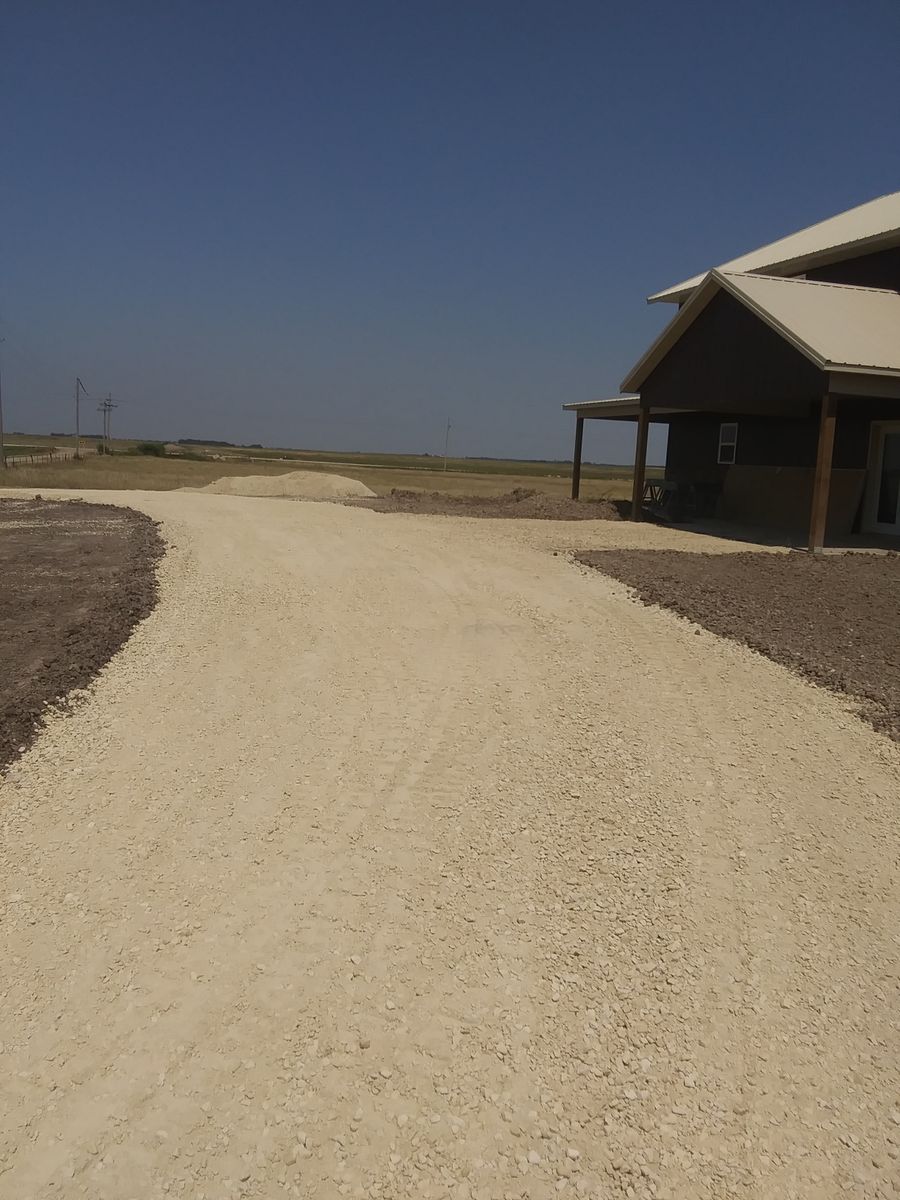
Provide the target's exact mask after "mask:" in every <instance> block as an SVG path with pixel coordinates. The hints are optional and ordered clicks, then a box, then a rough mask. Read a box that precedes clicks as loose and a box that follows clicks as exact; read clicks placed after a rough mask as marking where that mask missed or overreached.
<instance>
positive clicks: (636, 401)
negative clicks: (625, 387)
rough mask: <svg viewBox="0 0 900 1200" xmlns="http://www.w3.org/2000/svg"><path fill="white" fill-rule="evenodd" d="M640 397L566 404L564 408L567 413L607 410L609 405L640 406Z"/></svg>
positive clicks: (622, 397)
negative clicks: (593, 409) (585, 410)
mask: <svg viewBox="0 0 900 1200" xmlns="http://www.w3.org/2000/svg"><path fill="white" fill-rule="evenodd" d="M640 399H641V398H640V396H611V397H610V398H609V400H580V401H575V402H573V403H572V404H564V405H563V408H564V409H566V411H571V412H574V411H575V409H577V408H605V407H607V406H608V405H613V404H614V405H616V406H617V407H624V406H627V405H631V404H634V405H640Z"/></svg>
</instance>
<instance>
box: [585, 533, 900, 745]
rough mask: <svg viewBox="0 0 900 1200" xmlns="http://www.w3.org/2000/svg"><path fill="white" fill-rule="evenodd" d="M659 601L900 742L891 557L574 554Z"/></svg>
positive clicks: (898, 605)
mask: <svg viewBox="0 0 900 1200" xmlns="http://www.w3.org/2000/svg"><path fill="white" fill-rule="evenodd" d="M577 557H578V560H579V561H580V562H583V563H586V564H587V565H588V566H590V567H596V569H597V570H599V571H603V572H604V573H605V574H607V575H612V576H613V577H614V578H616V579H619V580H621V582H622V583H625V584H627V585H628V586H629V587H630V588H633V589H634V591H635V593H636V594H637V596H638V597H639V598H640V599H641V600H643V601H644V603H645V604H658V605H660V606H662V607H663V608H669V609H672V610H673V611H674V612H676V613H678V614H679V615H680V616H682V617H687V618H688V619H689V620H691V621H695V622H696V623H697V624H698V625H703V626H704V627H705V628H706V629H710V630H712V632H713V633H717V634H720V635H722V636H723V637H729V638H733V639H734V640H735V641H738V642H743V643H744V644H745V645H747V646H750V647H751V648H752V649H753V650H758V651H759V652H760V653H761V654H765V655H767V656H768V657H769V658H772V659H774V660H775V661H776V662H780V663H783V664H784V665H785V666H787V667H790V668H791V669H792V670H795V671H798V672H800V673H801V674H802V675H805V676H806V677H807V678H808V679H812V680H813V681H814V682H815V683H819V684H822V685H824V686H825V687H828V688H831V689H832V690H833V691H836V692H842V693H845V694H846V695H848V696H850V697H852V698H853V699H854V700H856V701H858V702H859V706H860V713H861V715H862V716H864V717H865V718H866V719H867V720H868V721H870V722H871V723H872V724H873V725H874V726H875V728H876V729H880V730H882V731H883V732H884V733H887V734H889V735H890V736H891V737H893V738H896V739H897V740H900V555H896V554H890V555H879V554H841V555H825V556H824V557H818V556H813V555H808V554H759V553H747V554H691V553H684V552H681V551H674V550H666V551H659V550H605V551H599V552H592V553H585V554H580V555H578V556H577Z"/></svg>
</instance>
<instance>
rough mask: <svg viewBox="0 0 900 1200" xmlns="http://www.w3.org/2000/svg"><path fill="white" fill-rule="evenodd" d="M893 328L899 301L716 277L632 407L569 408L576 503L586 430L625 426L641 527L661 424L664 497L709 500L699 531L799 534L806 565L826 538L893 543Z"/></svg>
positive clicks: (664, 344) (622, 403)
mask: <svg viewBox="0 0 900 1200" xmlns="http://www.w3.org/2000/svg"><path fill="white" fill-rule="evenodd" d="M898 328H900V296H898V294H897V293H895V292H889V291H886V290H885V291H879V290H877V289H858V288H852V287H844V286H841V285H833V284H814V283H807V282H806V281H803V280H785V279H772V278H766V277H760V276H755V277H746V276H743V277H734V276H732V277H728V278H726V277H725V276H724V275H722V274H721V273H719V272H712V274H711V275H710V276H709V277H708V279H707V281H706V282H705V283H704V284H703V285H702V286H701V287H700V288H699V289H698V290H697V292H696V293H695V294H694V296H693V297H692V298H691V299H690V300H689V301H688V303H687V304H685V305H684V307H683V308H682V309H681V310H680V311H679V313H678V315H677V316H676V317H675V318H674V320H673V321H672V322H671V323H670V325H669V326H668V327H667V328H666V329H665V330H664V331H663V333H662V334H661V335H660V337H659V338H658V339H657V341H656V342H655V343H654V344H653V346H651V348H650V349H649V350H648V351H647V353H646V354H645V355H644V357H643V358H642V359H641V360H640V362H639V363H638V364H637V365H636V366H635V368H634V369H633V370H632V372H631V373H630V375H629V376H628V378H627V379H626V380H625V382H624V384H623V387H624V388H625V389H627V392H626V394H623V395H620V396H616V397H613V398H611V399H609V400H592V401H587V402H582V403H578V402H576V403H571V404H566V405H564V406H563V407H564V408H565V409H566V410H568V411H570V412H573V413H574V414H575V450H574V455H573V464H572V496H573V498H576V499H577V498H578V495H579V491H580V478H581V457H582V442H583V435H584V422H585V421H587V420H612V421H628V422H632V423H633V424H634V425H635V426H636V438H635V455H634V476H633V486H632V495H631V517H632V519H633V520H636V521H640V520H642V519H643V516H644V512H645V504H646V502H647V500H648V499H651V498H652V497H648V495H647V444H648V435H649V430H650V426H651V424H652V423H654V422H660V423H663V424H666V425H668V427H669V444H668V449H667V456H666V484H665V488H667V489H670V490H671V489H678V488H681V489H685V488H693V489H694V490H695V491H696V492H697V494H700V493H701V492H704V491H705V493H706V494H708V495H709V496H715V497H716V498H717V499H716V503H715V508H714V509H711V510H710V511H707V512H705V513H703V514H702V515H704V516H706V517H716V518H721V517H726V518H730V519H733V520H736V521H739V522H742V523H744V524H752V523H756V522H754V521H753V520H751V518H753V517H754V516H755V517H758V518H761V519H760V520H759V522H758V523H759V524H766V523H771V524H775V525H780V526H781V527H783V528H787V527H792V528H796V527H798V526H802V527H803V529H804V535H805V544H806V545H807V547H808V549H809V550H810V551H812V552H813V553H820V552H821V551H822V550H823V549H824V547H825V544H826V535H827V534H828V532H829V530H830V531H832V532H834V533H835V534H838V535H840V537H841V538H842V539H846V538H847V537H849V536H850V535H853V534H859V533H867V534H870V535H875V534H881V535H888V536H890V535H891V534H895V533H896V534H897V535H898V536H900V345H898V343H897V340H896V337H895V333H896V330H897V329H898ZM652 490H653V489H651V491H652ZM663 490H665V489H663ZM659 498H660V497H656V499H659Z"/></svg>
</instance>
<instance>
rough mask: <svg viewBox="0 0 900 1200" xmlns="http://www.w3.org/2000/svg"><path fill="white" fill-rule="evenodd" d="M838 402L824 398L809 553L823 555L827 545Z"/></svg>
mask: <svg viewBox="0 0 900 1200" xmlns="http://www.w3.org/2000/svg"><path fill="white" fill-rule="evenodd" d="M836 416H837V402H836V401H835V398H834V396H831V395H829V394H827V393H826V394H825V395H824V396H823V397H822V415H821V418H820V420H819V450H818V453H817V455H816V474H815V478H814V480H813V494H812V511H811V513H810V518H809V552H810V554H821V553H822V549H823V547H824V545H825V527H826V525H827V523H828V493H829V490H830V488H831V460H832V455H833V453H834V426H835V419H836Z"/></svg>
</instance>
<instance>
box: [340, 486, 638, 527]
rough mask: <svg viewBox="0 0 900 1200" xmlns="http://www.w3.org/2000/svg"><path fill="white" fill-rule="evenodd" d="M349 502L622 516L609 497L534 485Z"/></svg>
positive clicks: (389, 507)
mask: <svg viewBox="0 0 900 1200" xmlns="http://www.w3.org/2000/svg"><path fill="white" fill-rule="evenodd" d="M351 503H354V504H358V505H359V507H361V508H371V509H373V510H374V511H375V512H390V513H423V514H425V515H427V516H441V517H504V518H506V519H509V518H511V517H518V518H520V519H521V518H525V519H526V520H543V521H618V520H620V519H621V516H622V514H621V512H620V511H619V508H618V507H617V505H616V504H615V503H613V502H612V501H611V500H568V499H565V498H563V497H561V496H548V495H547V493H546V492H541V491H538V490H537V488H514V489H513V490H512V491H511V492H504V493H503V494H502V495H500V496H454V495H449V494H447V493H445V492H414V491H409V490H408V489H406V488H393V489H392V490H391V494H390V495H389V496H378V497H376V498H375V499H373V500H361V501H351Z"/></svg>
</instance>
